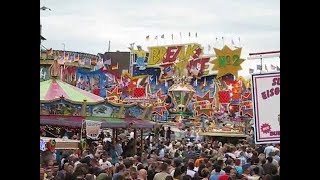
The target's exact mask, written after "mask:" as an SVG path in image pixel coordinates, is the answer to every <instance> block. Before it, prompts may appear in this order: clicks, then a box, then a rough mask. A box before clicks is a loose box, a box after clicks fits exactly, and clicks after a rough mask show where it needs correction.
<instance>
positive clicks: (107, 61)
mask: <svg viewBox="0 0 320 180" xmlns="http://www.w3.org/2000/svg"><path fill="white" fill-rule="evenodd" d="M103 64H105V65H109V66H110V65H111V59H107V60H105V61H104V62H103Z"/></svg>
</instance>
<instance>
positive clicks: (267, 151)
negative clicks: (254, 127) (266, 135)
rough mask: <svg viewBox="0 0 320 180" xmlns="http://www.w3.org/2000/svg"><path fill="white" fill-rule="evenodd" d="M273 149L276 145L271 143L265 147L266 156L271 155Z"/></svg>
mask: <svg viewBox="0 0 320 180" xmlns="http://www.w3.org/2000/svg"><path fill="white" fill-rule="evenodd" d="M273 149H274V147H273V146H272V145H271V144H269V145H268V146H267V147H266V148H264V153H265V154H266V157H269V156H270V155H269V154H270V152H272V151H273Z"/></svg>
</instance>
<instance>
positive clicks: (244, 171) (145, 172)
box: [40, 131, 280, 180]
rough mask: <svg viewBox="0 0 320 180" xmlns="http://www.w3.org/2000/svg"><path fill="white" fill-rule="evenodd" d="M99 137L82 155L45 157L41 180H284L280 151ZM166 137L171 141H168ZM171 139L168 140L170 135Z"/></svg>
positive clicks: (199, 142) (210, 142)
mask: <svg viewBox="0 0 320 180" xmlns="http://www.w3.org/2000/svg"><path fill="white" fill-rule="evenodd" d="M162 136H163V131H161V132H160V137H159V138H152V139H151V138H147V139H145V140H144V141H142V143H138V144H137V150H136V151H135V150H134V149H133V143H134V142H135V141H133V139H132V138H130V137H129V138H118V139H116V140H115V141H114V142H112V141H111V138H110V137H105V136H100V137H101V138H100V140H98V141H92V142H90V144H89V146H88V147H87V148H86V149H84V150H82V151H81V150H73V151H71V152H70V151H64V152H62V154H56V153H55V152H53V153H52V152H50V151H45V152H42V153H41V155H40V156H41V162H40V179H41V180H48V179H54V180H74V179H79V180H80V179H83V180H107V179H110V180H136V179H139V180H200V179H202V180H209V179H210V180H238V179H240V180H246V179H247V180H259V179H263V180H274V179H280V145H279V144H276V145H275V144H274V145H271V144H268V145H254V144H251V143H247V142H246V141H242V142H239V143H237V144H231V143H227V142H225V143H222V142H219V141H217V140H214V139H212V140H211V139H210V140H208V139H207V140H194V139H182V140H172V139H170V138H163V137H162ZM164 136H165V137H168V136H167V135H164ZM169 136H170V135H169Z"/></svg>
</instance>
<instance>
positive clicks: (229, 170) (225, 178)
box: [218, 166, 236, 180]
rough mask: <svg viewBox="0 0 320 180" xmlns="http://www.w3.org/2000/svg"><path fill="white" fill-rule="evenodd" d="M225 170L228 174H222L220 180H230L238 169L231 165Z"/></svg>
mask: <svg viewBox="0 0 320 180" xmlns="http://www.w3.org/2000/svg"><path fill="white" fill-rule="evenodd" d="M224 171H225V172H226V174H225V175H221V176H220V177H219V179H218V180H228V179H229V177H230V178H233V177H235V176H236V170H235V169H233V168H232V167H230V166H227V167H226V168H225V169H224Z"/></svg>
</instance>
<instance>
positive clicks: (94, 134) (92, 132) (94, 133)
mask: <svg viewBox="0 0 320 180" xmlns="http://www.w3.org/2000/svg"><path fill="white" fill-rule="evenodd" d="M100 128H101V122H97V121H90V120H86V132H87V138H90V139H97V138H98V136H99V134H100Z"/></svg>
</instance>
